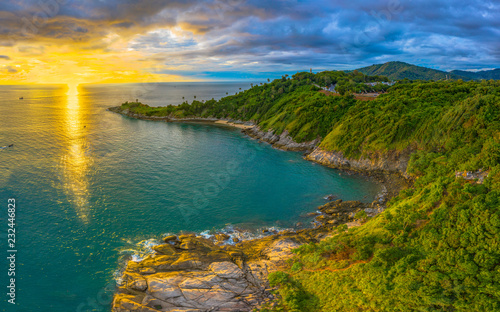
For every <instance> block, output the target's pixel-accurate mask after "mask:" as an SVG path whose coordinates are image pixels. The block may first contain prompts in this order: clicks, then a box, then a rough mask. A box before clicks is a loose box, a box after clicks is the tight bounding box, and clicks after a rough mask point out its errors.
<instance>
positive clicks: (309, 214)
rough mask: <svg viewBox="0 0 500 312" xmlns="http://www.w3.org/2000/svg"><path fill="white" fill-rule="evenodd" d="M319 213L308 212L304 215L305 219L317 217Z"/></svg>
mask: <svg viewBox="0 0 500 312" xmlns="http://www.w3.org/2000/svg"><path fill="white" fill-rule="evenodd" d="M320 214H321V213H320V212H317V211H315V212H309V213H307V214H306V217H316V216H319V215H320Z"/></svg>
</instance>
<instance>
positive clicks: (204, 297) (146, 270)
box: [112, 199, 385, 312]
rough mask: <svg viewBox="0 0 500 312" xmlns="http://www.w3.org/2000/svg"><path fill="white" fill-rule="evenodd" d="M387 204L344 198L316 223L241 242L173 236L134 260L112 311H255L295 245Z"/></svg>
mask: <svg viewBox="0 0 500 312" xmlns="http://www.w3.org/2000/svg"><path fill="white" fill-rule="evenodd" d="M383 204H384V202H383V201H382V202H379V201H378V200H377V201H375V202H373V203H362V202H359V201H342V200H340V199H339V200H336V201H332V202H329V203H327V204H325V205H323V206H321V207H319V208H318V209H319V211H320V212H321V213H320V215H319V216H317V217H316V220H315V221H314V223H315V224H316V227H315V228H310V229H303V230H298V231H296V232H294V231H283V232H280V233H278V234H274V235H268V236H264V237H262V238H259V239H254V240H249V241H242V242H239V243H238V244H236V245H220V240H221V239H225V238H226V237H223V235H222V234H216V235H214V236H213V239H206V238H203V237H200V236H196V235H194V234H189V235H180V236H176V235H170V236H167V237H165V238H164V242H165V243H164V244H162V245H158V246H155V247H154V250H155V251H156V254H155V255H153V256H150V257H148V258H146V259H144V260H142V261H140V262H132V261H130V262H129V263H128V265H127V267H126V269H125V271H124V272H123V274H122V277H121V280H120V281H119V288H118V290H117V293H116V294H115V297H114V300H113V307H112V311H113V312H158V311H170V312H174V311H191V312H205V311H252V310H253V309H255V308H258V307H259V306H261V305H263V304H264V303H267V302H269V301H270V300H272V299H273V298H274V297H273V294H272V293H271V289H270V288H269V284H268V280H267V276H268V275H269V273H271V272H273V271H276V270H279V269H281V268H283V267H284V266H286V265H287V263H286V260H287V259H289V258H290V257H291V256H292V250H293V249H294V248H297V247H299V246H300V245H302V244H304V243H310V242H318V241H319V240H321V239H323V238H325V237H328V235H330V234H329V233H331V232H332V228H333V227H334V226H337V225H340V224H345V223H348V222H351V223H352V222H353V221H355V220H356V214H357V213H358V212H360V211H364V212H365V213H366V216H374V215H376V214H378V213H380V212H381V211H383V210H384V208H385V206H384V205H383ZM268 233H271V232H268ZM224 241H227V239H225V240H224Z"/></svg>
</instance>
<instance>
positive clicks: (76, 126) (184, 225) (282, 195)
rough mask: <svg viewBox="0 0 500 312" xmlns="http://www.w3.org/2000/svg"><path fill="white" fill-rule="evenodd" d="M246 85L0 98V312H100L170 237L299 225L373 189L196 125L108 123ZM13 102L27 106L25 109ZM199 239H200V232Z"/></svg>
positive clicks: (12, 93)
mask: <svg viewBox="0 0 500 312" xmlns="http://www.w3.org/2000/svg"><path fill="white" fill-rule="evenodd" d="M249 87H250V83H168V84H156V85H140V84H127V85H84V86H80V87H79V88H73V89H69V90H68V88H67V87H66V86H0V147H3V146H8V145H9V144H14V146H13V147H7V148H4V149H0V232H1V238H0V239H1V244H0V245H1V246H2V247H1V248H2V251H1V253H2V257H1V259H0V286H1V289H2V299H1V303H0V310H1V311H23V312H31V311H33V312H35V311H36V312H45V311H47V312H73V311H78V312H81V311H110V302H111V298H112V295H113V293H112V291H113V287H114V286H115V284H116V283H115V278H116V276H117V274H118V272H119V270H120V268H123V266H124V264H125V263H126V261H128V260H129V259H132V258H133V259H135V260H138V259H140V258H141V257H142V256H144V253H146V252H147V251H148V246H150V244H152V243H154V242H155V240H156V241H158V240H159V239H161V237H162V236H163V235H165V234H167V233H178V232H180V231H193V232H198V233H199V232H203V231H210V230H220V229H231V228H240V229H245V230H248V231H251V232H252V231H253V232H255V233H260V232H261V230H262V229H263V228H265V227H277V228H292V227H294V226H295V224H296V223H297V222H299V221H300V222H303V223H307V222H309V221H310V220H308V219H304V218H303V217H301V215H304V214H306V213H308V212H312V211H315V210H316V207H317V206H319V205H321V204H324V203H325V200H324V199H323V197H324V196H326V195H328V194H334V195H336V196H338V197H339V198H342V199H344V200H353V199H359V200H363V201H372V200H373V199H374V198H375V197H376V195H377V194H378V193H379V192H380V186H379V185H377V184H376V183H374V182H371V181H368V180H367V179H365V178H364V177H361V176H356V175H346V174H344V173H341V172H339V171H336V170H333V169H329V168H325V167H323V166H320V165H316V164H313V163H311V162H308V161H305V160H303V159H302V155H301V154H300V153H294V152H283V151H280V150H276V149H273V148H271V147H270V146H269V145H267V144H263V143H259V142H258V141H256V140H252V139H249V138H247V137H245V136H244V135H243V134H241V133H240V131H239V130H237V129H234V128H228V127H224V126H214V125H203V124H173V123H163V122H151V121H142V120H133V119H130V118H126V117H123V116H121V115H118V114H114V113H111V112H108V111H106V108H107V107H110V106H117V105H119V104H121V103H122V102H124V101H127V100H129V101H130V100H135V99H139V100H140V101H142V102H143V103H147V104H150V105H158V106H161V105H168V104H178V103H180V102H182V97H184V98H185V100H189V101H192V99H193V98H194V96H195V95H196V96H197V99H198V100H202V99H204V100H208V99H211V98H216V99H218V98H220V97H222V96H225V95H226V92H228V93H229V94H234V93H235V92H239V90H240V88H242V90H244V89H246V88H249ZM19 97H23V99H22V100H20V99H19ZM9 198H14V199H15V202H16V220H15V223H16V244H15V248H16V250H17V253H16V266H15V273H16V276H15V277H16V305H12V304H9V303H7V299H9V297H8V296H7V291H8V288H7V286H8V285H9V283H8V278H9V277H8V276H7V273H8V265H9V263H8V262H7V256H8V254H7V250H8V249H9V248H8V246H7V229H8V224H7V223H8V220H7V206H8V205H7V204H8V199H9ZM205 233H206V232H205Z"/></svg>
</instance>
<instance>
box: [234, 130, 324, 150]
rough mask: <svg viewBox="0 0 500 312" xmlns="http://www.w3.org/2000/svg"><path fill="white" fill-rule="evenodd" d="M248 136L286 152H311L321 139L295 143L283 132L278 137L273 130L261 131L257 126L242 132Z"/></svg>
mask: <svg viewBox="0 0 500 312" xmlns="http://www.w3.org/2000/svg"><path fill="white" fill-rule="evenodd" d="M243 132H244V133H245V134H247V135H248V136H250V137H252V138H255V139H258V140H261V141H263V142H267V143H269V144H271V145H272V146H273V147H276V148H279V149H282V150H287V151H312V150H313V149H314V148H315V147H316V145H318V144H319V143H320V142H321V139H319V138H318V139H316V140H313V141H309V142H302V143H297V142H295V141H294V140H293V138H292V137H291V136H290V135H289V133H288V131H287V130H285V131H283V133H281V134H280V135H277V134H275V133H274V130H269V131H262V130H261V129H260V128H259V127H258V126H255V127H252V128H250V129H245V130H244V131H243Z"/></svg>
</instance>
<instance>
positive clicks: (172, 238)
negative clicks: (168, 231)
mask: <svg viewBox="0 0 500 312" xmlns="http://www.w3.org/2000/svg"><path fill="white" fill-rule="evenodd" d="M163 241H164V242H165V243H174V242H176V241H179V239H178V238H177V235H169V236H167V237H165V238H164V239H163Z"/></svg>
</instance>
